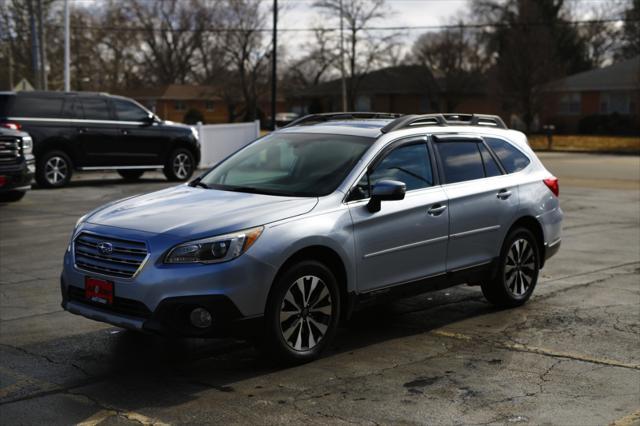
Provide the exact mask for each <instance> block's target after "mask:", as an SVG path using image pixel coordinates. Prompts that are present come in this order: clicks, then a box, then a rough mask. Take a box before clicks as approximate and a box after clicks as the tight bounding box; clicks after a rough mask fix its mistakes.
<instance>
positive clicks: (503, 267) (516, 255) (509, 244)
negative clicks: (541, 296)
mask: <svg viewBox="0 0 640 426" xmlns="http://www.w3.org/2000/svg"><path fill="white" fill-rule="evenodd" d="M539 253H540V251H539V249H538V243H537V241H536V238H535V237H534V235H533V234H532V233H531V231H529V230H528V229H526V228H516V229H514V230H513V231H511V232H510V233H509V235H508V236H507V238H506V239H505V242H504V245H503V247H502V252H501V254H500V259H499V262H500V263H499V265H498V271H497V274H496V276H495V277H494V279H493V280H491V281H487V282H484V283H483V284H482V293H483V294H484V296H485V297H486V299H487V300H488V301H489V302H491V303H492V304H494V305H496V306H500V307H515V306H520V305H523V304H524V303H526V301H527V300H529V298H530V297H531V294H532V293H533V290H534V288H535V287H536V284H537V282H538V273H539V270H540V259H539V258H538V257H539Z"/></svg>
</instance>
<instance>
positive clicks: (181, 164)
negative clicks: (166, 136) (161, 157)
mask: <svg viewBox="0 0 640 426" xmlns="http://www.w3.org/2000/svg"><path fill="white" fill-rule="evenodd" d="M194 170H195V159H194V157H193V154H192V153H191V151H189V150H188V149H186V148H178V149H176V150H175V151H173V152H172V153H171V155H170V156H169V158H168V159H167V162H166V163H165V166H164V175H165V176H166V177H167V179H169V180H171V181H185V180H187V179H189V178H190V177H191V175H193V172H194Z"/></svg>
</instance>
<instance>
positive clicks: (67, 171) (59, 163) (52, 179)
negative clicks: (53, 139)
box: [36, 151, 73, 188]
mask: <svg viewBox="0 0 640 426" xmlns="http://www.w3.org/2000/svg"><path fill="white" fill-rule="evenodd" d="M72 175H73V163H72V162H71V159H70V158H69V156H68V155H67V154H65V153H64V152H62V151H49V152H47V153H45V154H44V155H41V156H40V158H38V161H37V163H36V182H38V185H40V186H41V187H43V188H62V187H63V186H66V185H67V184H68V183H69V181H70V180H71V176H72Z"/></svg>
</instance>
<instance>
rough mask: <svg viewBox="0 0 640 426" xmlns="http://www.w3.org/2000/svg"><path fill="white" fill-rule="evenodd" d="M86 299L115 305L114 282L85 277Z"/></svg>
mask: <svg viewBox="0 0 640 426" xmlns="http://www.w3.org/2000/svg"><path fill="white" fill-rule="evenodd" d="M84 297H85V298H86V299H87V300H90V301H92V302H96V303H102V304H103V305H113V282H112V281H107V280H101V279H98V278H91V277H85V278H84Z"/></svg>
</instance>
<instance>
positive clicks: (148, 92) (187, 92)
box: [122, 84, 222, 101]
mask: <svg viewBox="0 0 640 426" xmlns="http://www.w3.org/2000/svg"><path fill="white" fill-rule="evenodd" d="M218 93H219V90H217V89H216V88H214V87H212V86H198V85H191V84H169V85H165V86H159V87H148V88H139V89H133V90H127V92H126V93H122V94H123V95H125V96H128V97H130V98H134V99H156V100H157V99H167V100H172V101H175V100H181V101H188V100H203V101H204V100H206V101H215V100H221V99H222V98H221V97H220V95H218Z"/></svg>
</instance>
